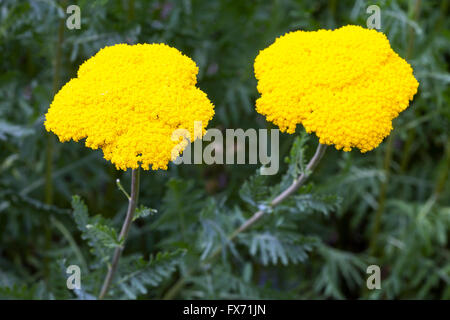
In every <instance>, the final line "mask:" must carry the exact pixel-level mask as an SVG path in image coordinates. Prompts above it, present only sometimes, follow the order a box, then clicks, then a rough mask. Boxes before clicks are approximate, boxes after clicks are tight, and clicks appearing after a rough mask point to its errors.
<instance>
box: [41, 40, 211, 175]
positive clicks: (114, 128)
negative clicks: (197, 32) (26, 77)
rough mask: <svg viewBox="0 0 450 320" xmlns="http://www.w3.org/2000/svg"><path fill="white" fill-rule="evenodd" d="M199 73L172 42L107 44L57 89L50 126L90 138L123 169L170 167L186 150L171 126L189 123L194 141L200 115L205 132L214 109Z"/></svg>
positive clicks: (61, 133) (63, 134) (65, 135)
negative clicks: (76, 74)
mask: <svg viewBox="0 0 450 320" xmlns="http://www.w3.org/2000/svg"><path fill="white" fill-rule="evenodd" d="M197 73H198V68H197V66H196V64H195V62H194V61H192V60H191V59H190V58H188V57H187V56H185V55H183V54H182V53H181V52H180V51H178V50H177V49H175V48H171V47H169V46H167V45H165V44H137V45H127V44H118V45H115V46H111V47H105V48H103V49H102V50H100V51H99V52H98V53H97V54H96V55H95V56H93V57H92V58H90V59H88V60H87V61H85V62H84V63H83V64H82V65H81V66H80V68H79V70H78V77H77V78H74V79H72V80H70V81H69V82H68V83H66V84H65V85H64V87H63V88H62V89H61V90H60V91H59V92H58V93H57V94H56V95H55V97H54V100H53V102H52V104H51V105H50V108H49V110H48V113H47V114H46V121H45V127H46V129H47V131H52V132H54V133H55V134H56V135H57V136H58V137H59V139H60V141H61V142H64V141H68V140H70V139H73V140H75V141H78V140H80V139H83V138H86V141H85V144H86V146H87V147H89V148H92V149H97V148H101V149H102V150H103V154H104V157H105V159H106V160H110V161H111V162H112V163H114V164H115V165H116V167H117V168H118V169H123V170H126V169H127V168H133V169H135V168H138V167H139V165H141V167H142V168H144V169H146V170H148V169H149V168H150V166H151V168H152V169H153V170H157V169H167V165H168V163H169V161H171V160H174V155H173V154H172V150H173V149H174V148H175V149H176V150H177V152H175V155H176V156H177V155H179V154H180V153H181V152H182V151H183V149H184V147H180V146H178V145H179V142H180V141H172V133H173V132H174V131H175V130H176V129H186V130H188V131H189V133H190V137H191V141H192V140H193V139H194V122H195V121H201V123H202V129H201V130H200V133H201V134H204V132H205V128H206V126H207V124H208V122H209V120H211V119H212V117H213V115H214V106H213V105H212V104H211V102H210V101H209V99H208V98H207V96H206V94H205V93H204V92H202V91H201V90H200V89H198V88H197V87H196V82H197ZM186 145H187V142H186V143H184V144H183V146H186Z"/></svg>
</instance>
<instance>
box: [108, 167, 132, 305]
mask: <svg viewBox="0 0 450 320" xmlns="http://www.w3.org/2000/svg"><path fill="white" fill-rule="evenodd" d="M139 176H140V171H139V168H138V169H133V170H132V171H131V195H130V198H129V201H128V209H127V215H126V217H125V221H124V222H123V225H122V230H121V231H120V235H119V241H122V245H121V246H119V247H117V248H116V249H115V250H114V256H113V259H112V262H111V265H110V266H109V268H108V273H107V275H106V277H105V281H104V282H103V286H102V289H101V291H100V294H99V299H103V298H104V297H105V296H106V294H107V293H108V289H109V287H110V286H111V282H112V279H113V277H114V274H115V273H116V271H117V266H118V264H119V259H120V256H121V254H122V251H123V249H124V248H125V241H126V239H127V236H128V232H129V231H130V227H131V223H132V222H133V217H134V213H135V211H136V207H137V203H138V200H139V179H140V177H139Z"/></svg>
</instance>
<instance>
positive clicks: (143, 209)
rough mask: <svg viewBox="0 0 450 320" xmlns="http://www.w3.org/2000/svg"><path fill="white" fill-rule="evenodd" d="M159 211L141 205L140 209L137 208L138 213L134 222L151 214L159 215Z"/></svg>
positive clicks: (135, 214)
mask: <svg viewBox="0 0 450 320" xmlns="http://www.w3.org/2000/svg"><path fill="white" fill-rule="evenodd" d="M157 212H158V210H156V209H151V208H148V207H146V206H144V205H141V206H140V207H138V208H136V212H135V213H134V217H133V221H135V220H137V219H139V218H145V217H147V216H149V215H151V214H154V213H157Z"/></svg>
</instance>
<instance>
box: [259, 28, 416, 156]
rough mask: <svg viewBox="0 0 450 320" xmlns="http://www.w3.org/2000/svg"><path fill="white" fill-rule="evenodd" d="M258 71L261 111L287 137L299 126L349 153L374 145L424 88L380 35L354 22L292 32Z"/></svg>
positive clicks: (266, 54)
mask: <svg viewBox="0 0 450 320" xmlns="http://www.w3.org/2000/svg"><path fill="white" fill-rule="evenodd" d="M254 68H255V76H256V79H257V80H258V92H259V93H260V94H261V97H260V98H259V99H258V100H257V101H256V110H257V111H258V112H259V113H261V114H262V115H264V116H266V118H267V120H268V121H271V122H273V123H274V124H276V125H277V126H278V127H279V128H280V130H281V131H283V132H288V133H294V132H295V129H296V126H297V125H298V124H302V125H303V126H304V127H305V130H306V131H307V132H315V133H316V135H317V136H318V137H319V141H320V143H322V144H328V145H335V147H336V148H337V149H343V150H344V151H350V150H351V149H352V148H353V147H356V148H358V149H360V150H361V152H366V151H369V150H372V149H374V148H376V147H377V146H378V145H379V144H380V143H381V141H382V140H383V139H384V138H385V137H386V136H388V135H389V133H390V131H391V130H392V120H393V119H394V118H396V117H397V116H398V114H399V113H400V112H401V111H403V110H404V109H406V108H407V107H408V105H409V101H410V100H412V98H413V96H414V95H415V94H416V92H417V88H418V86H419V83H418V82H417V80H416V79H415V78H414V76H413V70H412V68H411V66H410V65H409V64H408V63H407V62H406V61H405V60H403V59H402V58H401V57H399V56H398V54H396V53H395V52H394V51H393V50H392V49H391V46H390V44H389V40H388V39H387V38H386V36H385V35H384V34H383V33H381V32H378V31H376V30H369V29H364V28H362V27H359V26H352V25H349V26H345V27H342V28H339V29H336V30H318V31H313V32H307V31H295V32H290V33H287V34H285V35H283V36H281V37H279V38H277V39H276V41H275V42H274V43H273V44H272V45H270V46H269V47H267V48H266V49H264V50H261V51H260V53H259V55H258V56H257V57H256V59H255V64H254Z"/></svg>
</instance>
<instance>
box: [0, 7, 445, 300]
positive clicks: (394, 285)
mask: <svg viewBox="0 0 450 320" xmlns="http://www.w3.org/2000/svg"><path fill="white" fill-rule="evenodd" d="M69 4H71V1H54V0H49V1H38V0H30V1H15V0H3V1H1V3H0V57H1V59H0V70H1V71H0V298H11V299H15V298H25V299H68V298H94V297H96V296H97V295H98V291H99V290H100V287H101V284H102V281H103V278H104V275H105V273H106V270H107V264H108V263H109V262H110V258H111V252H112V250H113V249H114V248H115V247H116V246H117V245H120V243H118V241H117V234H118V229H119V228H120V225H121V223H122V221H123V217H124V214H125V210H126V206H127V199H126V197H125V196H124V195H123V194H122V192H121V191H120V190H119V189H118V187H117V184H116V179H120V181H121V184H122V185H123V186H124V188H125V189H127V190H128V188H129V185H130V170H129V171H128V172H123V171H117V170H116V169H115V168H114V166H113V165H111V164H110V163H109V162H106V161H105V160H104V159H103V158H102V154H101V151H99V150H97V151H92V150H90V149H87V148H85V147H84V145H83V143H75V142H68V143H64V144H62V143H59V142H58V141H57V138H56V136H54V135H52V134H48V133H47V132H46V131H45V129H44V127H43V121H44V114H45V112H46V110H47V109H48V107H49V104H50V102H51V101H52V99H53V96H54V94H55V92H57V91H58V90H59V89H60V87H61V86H62V85H63V84H64V83H65V82H67V81H68V80H69V79H70V78H72V77H74V76H75V75H76V71H77V69H78V66H79V65H80V64H81V63H82V62H83V61H84V60H86V59H87V58H89V57H91V56H92V55H93V54H95V53H96V52H97V51H98V50H99V49H100V48H103V47H104V46H106V45H111V44H115V43H123V42H126V43H143V42H145V43H152V42H165V43H167V44H169V45H171V46H174V47H176V48H178V49H179V50H181V51H182V52H183V53H185V54H187V55H188V56H190V57H192V59H193V60H194V61H196V63H197V65H198V66H199V70H200V71H199V77H198V79H199V84H198V85H199V87H200V88H202V90H204V91H205V92H206V93H207V94H208V97H209V98H210V99H211V101H212V102H213V103H214V104H215V107H216V115H215V117H214V119H213V121H212V123H211V124H210V126H209V127H210V128H212V127H215V128H219V129H225V128H244V129H246V128H273V126H272V125H271V124H269V123H268V122H266V121H265V119H264V117H262V116H260V115H258V114H257V113H256V112H255V110H254V102H255V99H256V98H257V97H258V94H257V91H256V80H255V79H254V74H253V61H254V58H255V57H256V55H257V54H258V52H259V50H261V49H263V48H265V47H266V46H267V45H269V44H271V43H272V42H273V41H274V39H275V38H276V37H277V36H279V35H282V34H284V33H285V32H287V31H291V30H298V29H302V30H317V29H319V28H335V27H340V26H343V25H346V24H358V25H362V26H365V25H366V20H367V18H368V14H367V13H366V8H367V7H368V6H369V5H371V4H377V5H378V6H379V7H380V8H381V31H382V32H384V33H386V35H387V36H388V38H389V40H390V42H391V46H392V48H393V49H394V50H395V51H396V52H397V53H399V55H400V56H402V57H404V58H405V59H407V61H408V62H410V63H411V65H412V66H413V68H414V75H415V76H416V78H417V79H418V81H419V83H420V87H419V91H418V93H417V95H416V96H415V99H414V100H413V102H412V103H411V105H410V107H409V108H408V109H407V110H406V111H404V112H403V113H402V114H401V115H400V116H399V117H398V118H397V119H396V120H395V121H394V128H395V130H394V131H393V133H392V134H391V135H390V136H389V137H388V138H387V139H386V140H385V141H384V142H383V143H382V144H381V145H380V146H379V147H378V148H377V149H375V150H374V151H371V152H369V153H365V154H361V153H360V152H359V151H357V150H356V151H352V152H348V153H345V152H343V151H337V150H335V149H334V148H328V150H327V152H326V154H325V156H324V158H323V160H322V162H321V163H320V165H319V166H318V168H317V169H316V171H315V172H314V174H313V175H312V176H311V178H310V180H308V183H307V184H306V185H305V186H303V187H302V188H301V189H300V190H299V192H297V193H296V194H295V196H293V197H291V198H289V200H288V201H286V202H284V203H283V205H282V206H278V207H276V208H274V209H273V210H272V211H270V212H268V213H267V214H266V215H265V216H264V217H263V218H262V219H261V220H260V221H259V222H258V223H257V224H255V225H254V226H252V227H251V228H249V229H248V230H246V231H245V232H242V233H240V234H239V235H238V236H237V237H236V238H235V239H233V241H230V240H229V238H228V236H229V235H230V234H232V232H233V230H235V229H236V228H237V227H238V226H239V225H240V224H241V223H242V222H243V221H244V220H245V219H246V218H248V217H250V216H251V215H252V213H253V212H254V211H255V210H256V209H257V208H260V207H261V205H264V204H266V203H267V202H268V201H269V200H270V199H271V198H272V197H273V196H274V195H276V194H277V193H279V191H280V190H282V189H284V188H285V186H286V184H289V182H290V181H291V179H292V177H293V175H294V176H295V175H296V174H298V173H299V171H301V170H303V168H304V163H305V162H306V161H308V160H309V158H310V157H311V156H312V154H313V152H314V149H315V146H316V145H317V140H318V139H317V137H316V136H314V135H306V134H304V133H303V130H302V128H301V126H299V127H298V128H297V133H296V134H295V135H289V134H281V135H280V159H281V168H280V173H279V174H278V175H275V176H262V175H259V174H258V170H259V168H258V166H257V165H210V166H207V165H178V166H176V165H171V166H170V167H169V170H168V171H161V170H160V171H145V172H141V194H140V204H141V207H140V208H139V211H138V212H139V216H140V217H139V218H138V219H136V221H135V222H134V224H133V226H132V228H131V231H130V235H129V239H128V240H127V246H126V249H125V251H124V256H123V257H122V259H121V262H120V266H119V273H118V275H117V277H116V278H115V281H114V283H113V286H112V288H111V290H110V295H109V296H108V297H109V298H130V299H135V298H142V299H161V298H180V299H184V298H194V299H207V298H210V299H223V298H255V299H258V298H276V299H279V298H280V299H281V298H286V299H305V298H312V299H322V298H334V299H343V298H364V299H366V298H374V299H392V298H402V299H411V298H414V299H416V298H425V299H449V298H450V248H449V241H448V237H449V229H450V201H449V199H450V182H449V178H448V177H449V174H448V171H449V166H450V138H449V120H450V107H449V102H450V101H449V99H450V95H449V90H448V86H449V82H450V74H449V71H448V63H449V58H450V45H449V38H450V34H449V28H448V27H449V20H448V19H447V16H448V1H420V0H412V1H408V2H407V1H398V0H397V1H394V0H392V1H389V0H385V1H372V2H367V1H364V0H357V1H332V0H330V1H324V0H320V1H300V0H298V1H295V0H277V1H263V0H255V1H231V0H220V1H219V0H218V1H209V0H184V1H182V0H180V1H176V0H172V1H132V0H129V1H119V0H116V1H115V0H109V1H108V0H99V1H87V0H84V1H83V0H80V1H77V4H78V5H79V6H80V8H81V29H80V30H69V29H67V28H66V24H65V22H66V20H65V19H66V18H67V16H68V15H67V14H66V10H65V9H66V7H67V6H68V5H69ZM150 208H152V209H156V211H155V210H151V209H150ZM371 264H376V265H379V266H380V267H381V270H382V280H381V286H382V288H381V290H368V289H367V288H366V278H367V274H366V268H367V266H369V265H371ZM69 265H79V266H80V267H81V271H82V272H81V282H82V288H81V290H75V291H72V290H68V289H67V287H66V278H67V274H66V268H67V266H69Z"/></svg>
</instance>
